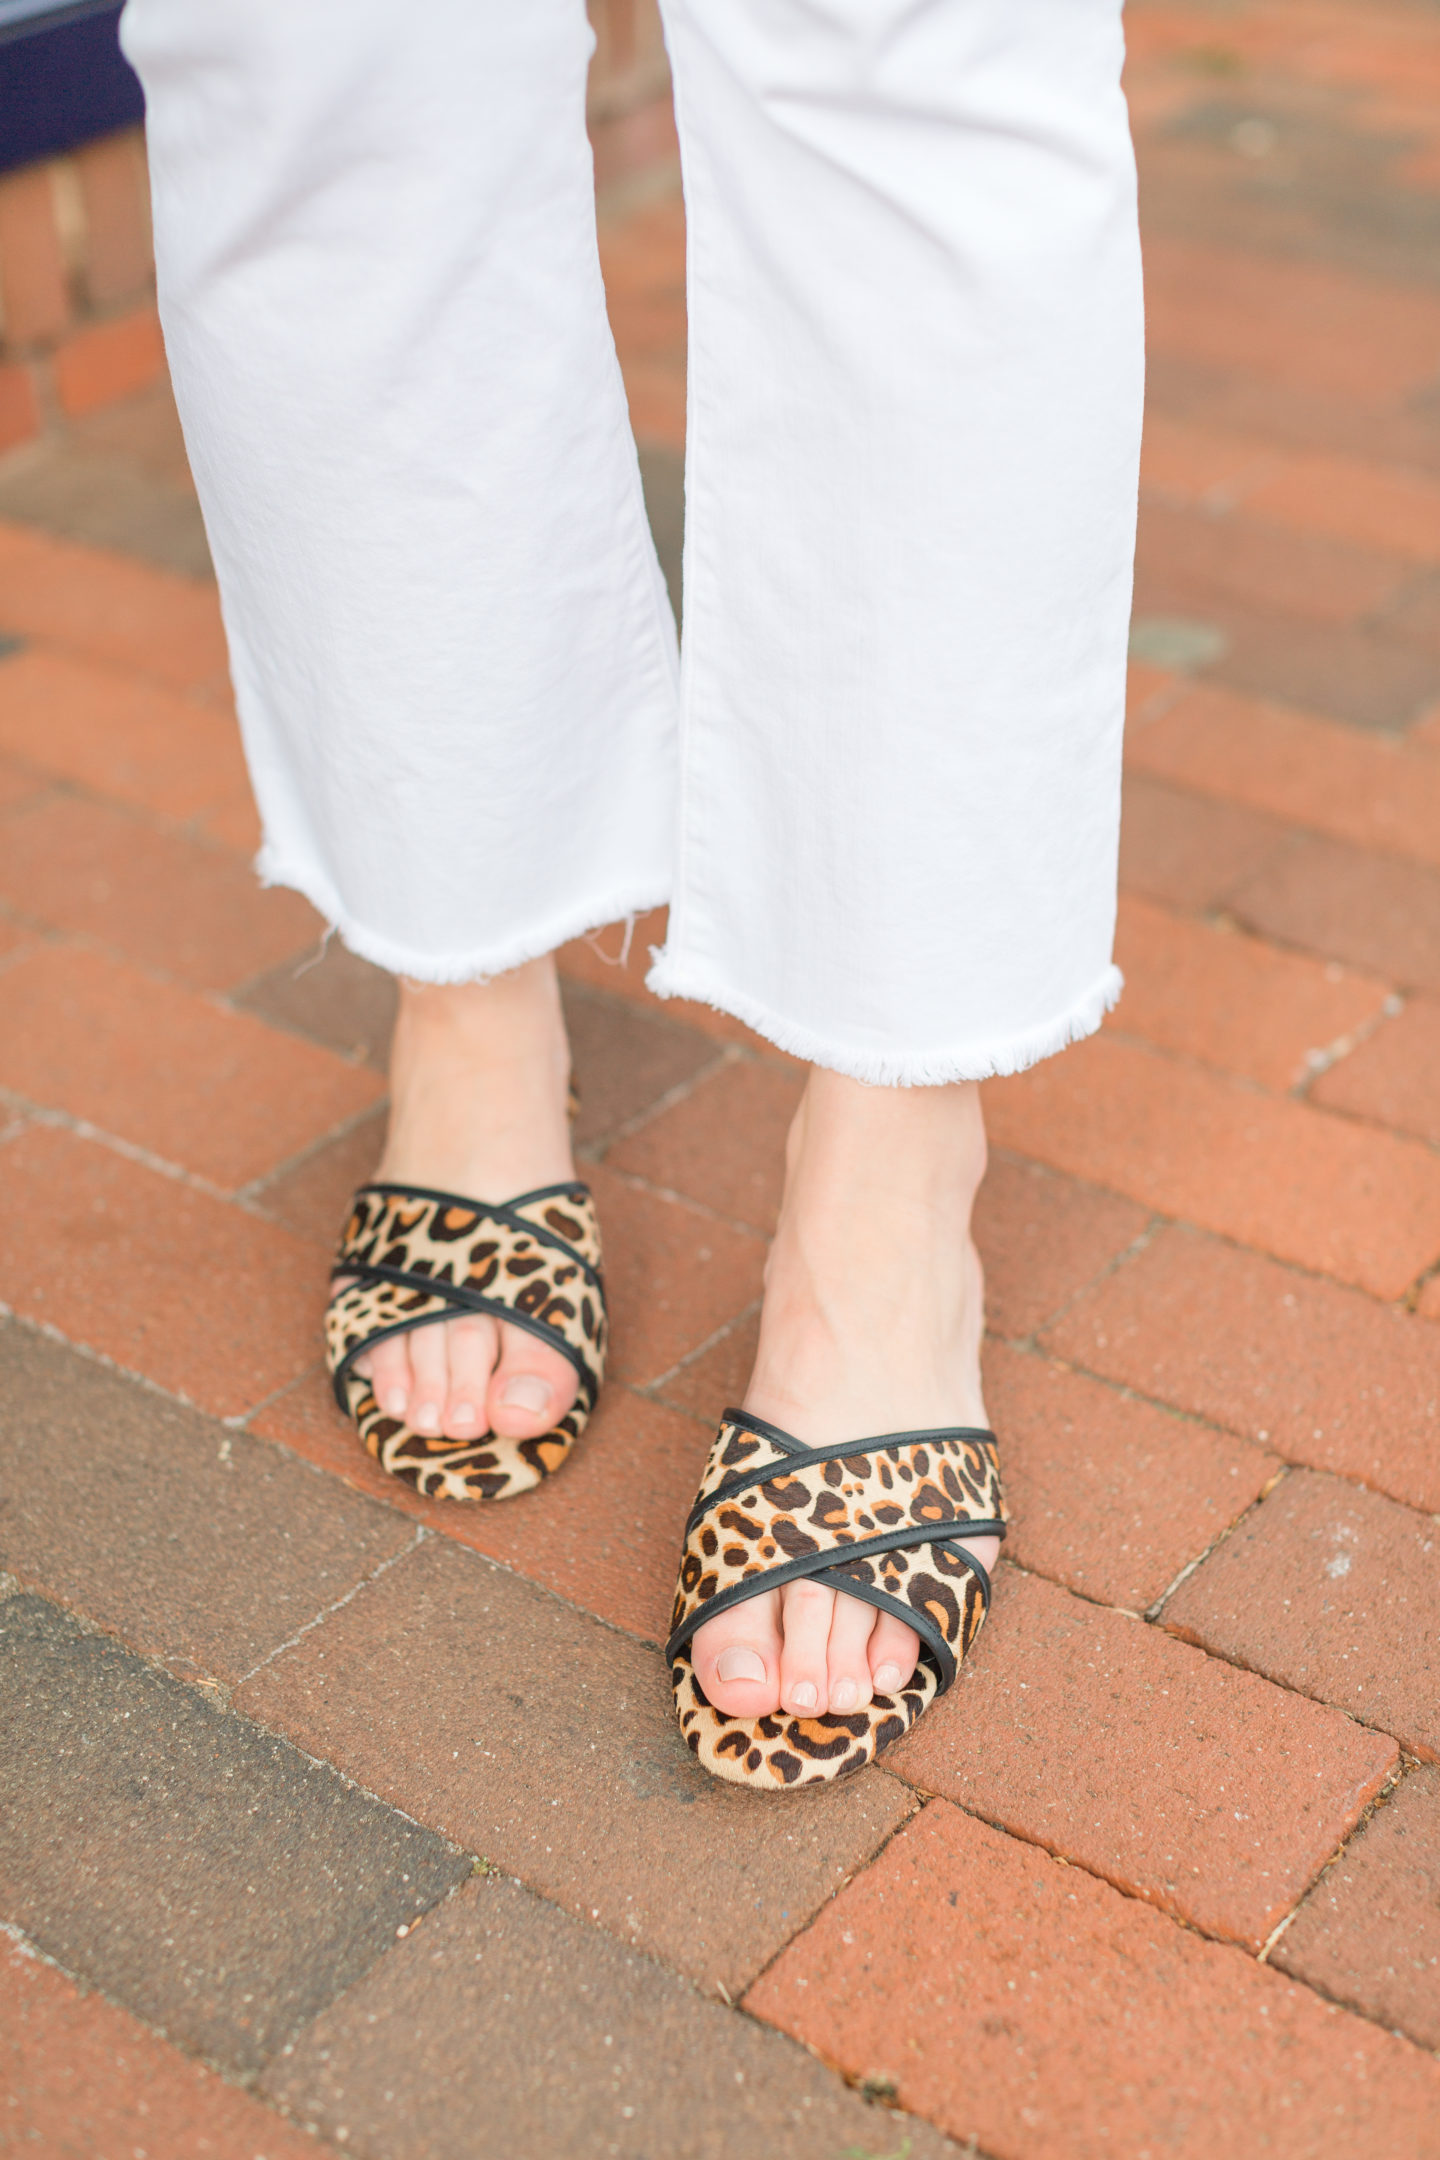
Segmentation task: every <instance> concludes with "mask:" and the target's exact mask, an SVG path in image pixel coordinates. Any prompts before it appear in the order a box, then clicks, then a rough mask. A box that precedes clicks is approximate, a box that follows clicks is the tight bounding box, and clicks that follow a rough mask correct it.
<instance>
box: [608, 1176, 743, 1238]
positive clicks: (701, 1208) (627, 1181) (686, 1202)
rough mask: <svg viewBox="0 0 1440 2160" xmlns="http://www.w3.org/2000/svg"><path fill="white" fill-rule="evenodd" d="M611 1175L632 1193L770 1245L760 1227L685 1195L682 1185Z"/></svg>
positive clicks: (637, 1177) (688, 1194)
mask: <svg viewBox="0 0 1440 2160" xmlns="http://www.w3.org/2000/svg"><path fill="white" fill-rule="evenodd" d="M607 1167H608V1165H607ZM610 1175H611V1177H613V1178H618V1179H619V1181H620V1183H621V1184H622V1185H628V1186H629V1187H630V1189H631V1191H632V1192H641V1193H645V1194H646V1195H647V1196H648V1197H649V1198H650V1199H652V1200H664V1201H665V1202H667V1203H668V1204H669V1205H670V1206H671V1207H682V1208H689V1209H691V1210H692V1211H693V1212H694V1213H695V1214H696V1215H700V1216H702V1217H703V1218H704V1220H705V1221H706V1222H713V1223H719V1224H721V1226H722V1227H723V1228H724V1229H726V1230H733V1231H735V1232H736V1233H737V1234H738V1235H739V1236H741V1237H752V1238H759V1240H760V1242H761V1243H762V1244H763V1245H768V1244H769V1243H770V1232H769V1231H768V1230H762V1229H761V1228H760V1225H759V1224H758V1223H753V1222H745V1221H743V1220H742V1219H741V1217H740V1216H738V1215H722V1214H721V1213H720V1211H719V1209H718V1208H712V1207H707V1206H706V1204H705V1202H704V1201H703V1200H696V1199H695V1198H693V1197H692V1195H691V1194H690V1193H685V1192H681V1190H680V1188H679V1187H678V1185H652V1184H651V1182H650V1180H649V1178H645V1177H641V1176H640V1175H639V1174H638V1172H636V1171H634V1170H611V1171H610Z"/></svg>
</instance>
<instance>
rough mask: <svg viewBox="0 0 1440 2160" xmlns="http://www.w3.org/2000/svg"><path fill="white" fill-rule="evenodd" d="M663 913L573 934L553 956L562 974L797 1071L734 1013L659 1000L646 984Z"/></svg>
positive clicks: (661, 938) (654, 910)
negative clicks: (586, 935) (577, 934)
mask: <svg viewBox="0 0 1440 2160" xmlns="http://www.w3.org/2000/svg"><path fill="white" fill-rule="evenodd" d="M667 912H668V911H667V910H666V909H665V908H652V909H651V910H650V911H649V913H648V914H645V915H637V916H636V917H635V921H634V924H633V925H632V926H631V927H630V928H629V929H628V930H627V928H626V925H625V924H624V923H607V924H606V925H605V926H604V927H603V928H602V929H600V930H596V931H592V932H591V934H590V935H589V936H588V937H583V938H573V939H572V940H571V942H570V943H569V944H568V945H562V946H561V947H560V949H559V951H558V952H557V954H556V956H555V957H556V960H557V962H558V965H559V968H560V973H561V975H562V976H563V977H565V978H566V979H567V980H568V981H570V982H574V983H581V984H583V985H584V986H585V987H586V988H587V989H591V990H603V991H604V992H605V993H606V994H607V995H608V996H610V997H623V998H631V999H633V1000H635V1001H636V1002H637V1003H638V1004H641V1005H643V1006H645V1007H647V1008H648V1010H649V1011H651V1012H652V1013H663V1014H664V1016H665V1017H666V1019H667V1020H669V1021H670V1022H671V1024H672V1025H675V1026H683V1027H688V1028H694V1029H696V1030H697V1032H698V1033H700V1034H702V1035H708V1036H710V1037H712V1038H713V1040H714V1041H716V1042H732V1043H738V1044H739V1045H740V1046H741V1048H742V1049H746V1050H754V1051H755V1052H757V1054H758V1055H760V1056H761V1057H766V1058H769V1059H771V1060H772V1061H773V1062H775V1063H777V1064H781V1065H785V1066H789V1067H792V1068H795V1069H799V1060H798V1059H796V1058H792V1057H789V1056H787V1055H786V1053H785V1052H784V1051H783V1050H777V1049H776V1047H775V1045H774V1043H771V1042H767V1041H766V1040H765V1038H764V1037H763V1036H762V1035H757V1034H756V1033H755V1032H754V1030H753V1028H748V1027H746V1025H745V1023H744V1021H743V1020H737V1019H736V1018H735V1016H734V1015H733V1013H724V1012H717V1011H716V1009H715V1007H714V1006H713V1005H700V1004H697V1003H696V1002H695V1001H694V1000H693V999H691V998H665V999H663V1000H662V999H660V998H657V997H655V996H654V995H653V994H652V993H651V992H650V991H648V990H647V989H646V988H645V977H646V975H647V974H648V973H649V971H650V965H651V953H652V950H654V949H656V948H658V947H659V946H661V945H663V944H664V942H665V925H666V921H667Z"/></svg>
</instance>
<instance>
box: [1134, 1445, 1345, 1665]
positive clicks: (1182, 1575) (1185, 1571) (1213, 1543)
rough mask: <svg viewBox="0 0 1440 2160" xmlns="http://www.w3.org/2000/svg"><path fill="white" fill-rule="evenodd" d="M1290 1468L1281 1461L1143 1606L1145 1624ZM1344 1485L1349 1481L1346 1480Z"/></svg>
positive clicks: (1280, 1482)
mask: <svg viewBox="0 0 1440 2160" xmlns="http://www.w3.org/2000/svg"><path fill="white" fill-rule="evenodd" d="M1292 1467H1293V1466H1292V1465H1291V1464H1290V1463H1287V1462H1284V1461H1282V1463H1281V1467H1280V1468H1279V1469H1278V1470H1277V1471H1276V1473H1275V1475H1274V1477H1272V1478H1271V1479H1269V1480H1268V1482H1267V1483H1266V1484H1265V1485H1263V1486H1262V1487H1261V1489H1260V1491H1259V1492H1258V1493H1256V1495H1255V1498H1254V1499H1253V1500H1252V1501H1251V1502H1250V1503H1249V1505H1248V1506H1247V1507H1243V1508H1242V1509H1241V1510H1240V1513H1239V1514H1238V1515H1237V1516H1236V1517H1235V1520H1234V1522H1231V1523H1226V1524H1225V1525H1224V1527H1223V1528H1222V1529H1220V1530H1217V1531H1216V1533H1215V1535H1214V1537H1213V1538H1211V1540H1210V1543H1209V1544H1208V1545H1207V1546H1206V1547H1205V1550H1204V1551H1203V1552H1201V1553H1197V1554H1196V1555H1195V1558H1194V1559H1193V1560H1187V1561H1186V1563H1185V1565H1184V1567H1182V1568H1181V1570H1180V1572H1179V1574H1178V1575H1177V1576H1176V1577H1175V1578H1174V1580H1173V1581H1172V1582H1170V1583H1169V1584H1167V1586H1166V1587H1165V1589H1163V1590H1162V1591H1161V1593H1160V1595H1159V1597H1158V1598H1156V1599H1155V1600H1154V1602H1153V1603H1152V1604H1149V1605H1147V1606H1146V1608H1145V1611H1144V1614H1143V1615H1142V1617H1143V1618H1144V1619H1145V1620H1146V1621H1147V1622H1149V1623H1150V1624H1151V1625H1152V1626H1153V1625H1154V1624H1155V1623H1156V1622H1157V1621H1158V1620H1159V1619H1160V1617H1161V1615H1162V1614H1163V1612H1164V1610H1165V1607H1166V1606H1167V1605H1168V1604H1169V1602H1170V1600H1171V1598H1172V1597H1174V1595H1175V1592H1176V1591H1177V1590H1178V1589H1179V1588H1180V1585H1181V1583H1183V1582H1188V1581H1189V1579H1190V1577H1191V1576H1192V1575H1193V1574H1194V1573H1195V1570H1196V1569H1197V1568H1200V1567H1203V1566H1204V1565H1205V1562H1206V1561H1207V1560H1208V1559H1209V1558H1210V1555H1211V1554H1212V1553H1213V1552H1218V1551H1219V1549H1220V1547H1221V1546H1222V1545H1224V1544H1225V1543H1227V1541H1228V1540H1229V1539H1230V1538H1231V1537H1232V1536H1233V1535H1234V1533H1235V1532H1236V1531H1237V1530H1238V1529H1239V1528H1240V1525H1241V1524H1242V1523H1244V1522H1248V1521H1249V1520H1250V1517H1251V1516H1252V1515H1253V1514H1254V1513H1255V1510H1256V1509H1257V1508H1261V1507H1263V1506H1264V1505H1265V1502H1266V1501H1267V1500H1268V1499H1269V1498H1270V1495H1271V1494H1272V1493H1273V1492H1274V1491H1275V1490H1276V1489H1277V1488H1278V1487H1279V1486H1281V1485H1283V1484H1284V1482H1285V1480H1286V1478H1287V1477H1289V1476H1290V1474H1291V1469H1292ZM1320 1474H1321V1475H1322V1476H1323V1475H1325V1473H1324V1472H1323V1471H1322V1472H1321V1473H1320ZM1345 1482H1349V1481H1348V1480H1346V1481H1345Z"/></svg>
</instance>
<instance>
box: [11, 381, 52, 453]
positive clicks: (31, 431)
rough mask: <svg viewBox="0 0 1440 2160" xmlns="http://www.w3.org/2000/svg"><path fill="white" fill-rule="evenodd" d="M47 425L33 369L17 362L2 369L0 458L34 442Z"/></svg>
mask: <svg viewBox="0 0 1440 2160" xmlns="http://www.w3.org/2000/svg"><path fill="white" fill-rule="evenodd" d="M44 424H45V422H44V417H43V415H42V413H41V411H40V400H39V398H38V397H37V395H36V392H35V378H34V376H33V375H32V373H31V372H30V369H29V368H28V367H23V366H21V365H20V364H19V363H18V362H14V361H12V362H11V363H10V364H9V365H8V366H0V454H3V452H5V451H6V450H14V449H17V448H18V447H19V445H20V444H21V443H28V442H33V441H34V440H35V437H36V436H37V435H38V434H39V433H40V432H41V429H42V428H43V427H44Z"/></svg>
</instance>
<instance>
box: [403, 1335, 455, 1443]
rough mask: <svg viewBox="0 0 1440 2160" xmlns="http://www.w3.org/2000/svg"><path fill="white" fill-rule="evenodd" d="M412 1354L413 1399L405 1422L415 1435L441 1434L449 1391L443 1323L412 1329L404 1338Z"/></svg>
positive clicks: (448, 1366)
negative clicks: (441, 1423) (442, 1419)
mask: <svg viewBox="0 0 1440 2160" xmlns="http://www.w3.org/2000/svg"><path fill="white" fill-rule="evenodd" d="M400 1339H401V1341H403V1342H404V1343H406V1344H407V1345H408V1347H409V1351H410V1399H409V1402H408V1404H407V1406H406V1410H405V1422H406V1424H407V1425H409V1426H410V1427H411V1428H412V1429H413V1430H414V1431H415V1432H418V1433H434V1434H435V1435H436V1436H437V1437H438V1436H439V1432H440V1420H441V1417H442V1416H443V1415H444V1410H445V1397H446V1395H447V1394H448V1393H449V1390H450V1361H449V1358H448V1357H447V1356H446V1354H445V1329H444V1327H443V1325H442V1324H441V1323H440V1322H438V1321H437V1322H435V1323H434V1325H432V1326H430V1327H420V1328H411V1329H409V1330H408V1332H407V1333H406V1334H405V1335H404V1336H402V1337H401V1338H400Z"/></svg>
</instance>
